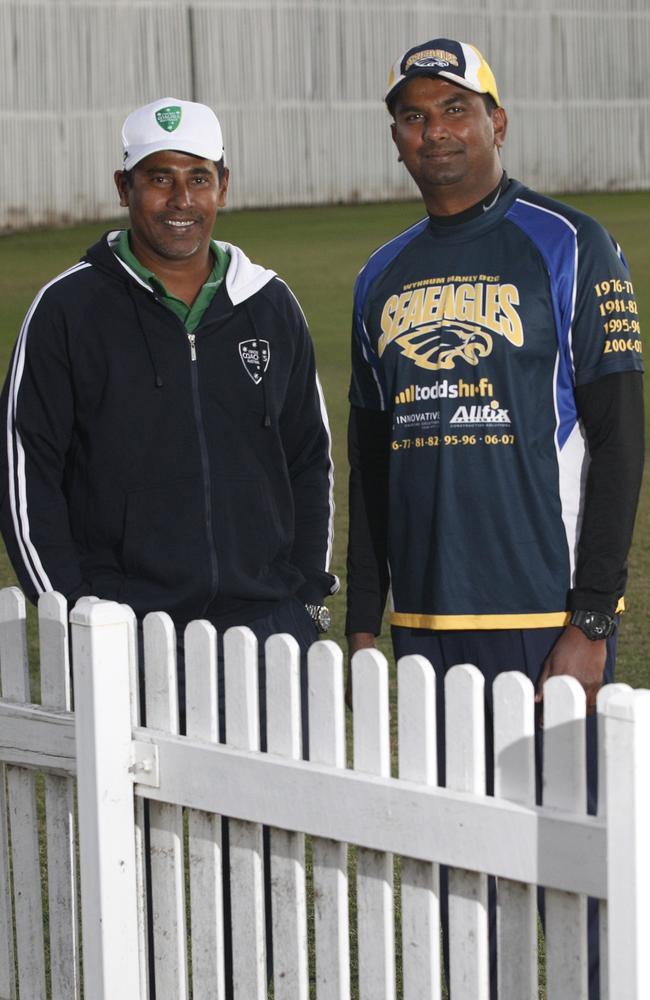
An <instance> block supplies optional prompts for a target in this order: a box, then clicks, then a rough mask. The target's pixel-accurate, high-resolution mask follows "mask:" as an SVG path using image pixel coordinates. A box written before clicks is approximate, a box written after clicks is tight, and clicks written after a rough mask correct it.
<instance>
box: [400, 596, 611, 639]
mask: <svg viewBox="0 0 650 1000" xmlns="http://www.w3.org/2000/svg"><path fill="white" fill-rule="evenodd" d="M624 610H625V601H624V599H623V598H621V599H620V601H619V602H618V606H617V608H616V614H621V613H622V612H623V611H624ZM570 618H571V612H570V611H550V612H542V613H540V614H523V615H411V614H405V613H404V612H402V611H393V612H392V613H391V616H390V623H391V625H401V626H402V628H429V629H439V630H441V631H449V632H453V631H461V630H467V631H469V630H470V629H500V628H502V629H505V628H561V627H562V626H563V625H568V624H569V619H570Z"/></svg>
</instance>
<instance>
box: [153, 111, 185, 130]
mask: <svg viewBox="0 0 650 1000" xmlns="http://www.w3.org/2000/svg"><path fill="white" fill-rule="evenodd" d="M182 115H183V111H182V109H181V108H179V107H178V105H170V107H168V108H159V109H158V111H156V121H157V122H158V124H159V125H160V127H161V128H164V130H165V132H175V131H176V129H177V128H178V126H179V125H180V123H181V117H182Z"/></svg>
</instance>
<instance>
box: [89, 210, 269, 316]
mask: <svg viewBox="0 0 650 1000" xmlns="http://www.w3.org/2000/svg"><path fill="white" fill-rule="evenodd" d="M120 232H121V230H119V229H114V230H112V231H110V232H108V233H104V235H103V236H102V238H101V239H100V240H98V242H97V243H95V244H94V245H93V246H91V247H89V249H88V250H87V251H86V253H85V255H84V257H83V258H82V260H84V261H87V262H88V263H89V264H92V265H93V267H98V268H99V269H100V270H102V271H107V272H109V273H111V274H113V275H114V276H115V277H116V278H120V277H122V278H123V277H124V275H125V274H128V275H129V277H130V278H131V279H132V280H133V281H135V282H136V283H137V284H138V285H140V287H141V288H144V289H145V290H146V291H148V292H150V293H151V294H153V289H152V288H151V286H150V285H148V284H147V282H146V281H143V280H142V278H140V276H139V275H137V274H136V273H135V271H133V270H132V269H131V268H130V267H129V266H128V264H126V263H125V262H124V261H123V260H121V259H120V258H119V257H118V256H117V255H116V254H115V253H114V251H113V249H112V247H111V244H112V243H113V242H114V241H115V240H116V239H117V237H118V236H119V234H120ZM215 242H218V245H219V246H220V247H221V248H222V249H223V250H226V251H227V253H228V254H229V255H230V264H229V265H228V270H227V272H226V279H225V286H226V291H227V293H228V298H229V299H230V301H231V302H232V304H233V305H234V306H236V305H239V304H240V303H242V302H245V301H246V300H247V299H250V298H251V297H252V296H253V295H255V294H256V292H259V291H260V289H262V288H264V286H265V285H268V283H269V281H271V280H272V279H273V278H274V277H275V274H276V273H275V271H271V270H270V269H269V268H266V267H261V266H260V265H259V264H254V263H253V261H251V260H249V258H248V257H247V256H246V254H245V253H244V252H243V251H242V250H240V248H239V247H238V246H235V245H234V244H233V243H225V242H223V241H222V240H218V241H215Z"/></svg>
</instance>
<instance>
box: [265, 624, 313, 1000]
mask: <svg viewBox="0 0 650 1000" xmlns="http://www.w3.org/2000/svg"><path fill="white" fill-rule="evenodd" d="M266 712H267V750H268V752H269V753H274V754H279V755H281V756H283V757H288V758H290V759H291V760H300V759H301V757H302V752H301V745H302V735H301V731H302V727H301V714H300V649H299V647H298V643H297V642H296V640H295V639H294V638H293V637H292V636H290V635H273V636H271V637H270V638H269V639H267V641H266ZM270 835H271V898H272V914H273V984H274V993H273V996H274V1000H307V998H308V996H309V970H308V966H307V893H306V884H305V838H304V835H303V834H301V833H292V832H290V831H288V830H278V829H272V830H271V831H270Z"/></svg>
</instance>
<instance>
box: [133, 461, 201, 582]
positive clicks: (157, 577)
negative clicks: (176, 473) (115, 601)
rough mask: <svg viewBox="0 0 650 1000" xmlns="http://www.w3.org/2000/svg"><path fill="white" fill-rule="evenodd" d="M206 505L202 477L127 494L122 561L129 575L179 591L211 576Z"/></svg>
mask: <svg viewBox="0 0 650 1000" xmlns="http://www.w3.org/2000/svg"><path fill="white" fill-rule="evenodd" d="M210 544H211V540H209V539H208V537H207V529H206V521H205V509H204V501H203V496H202V492H201V484H200V482H199V481H198V480H197V479H182V480H178V481H176V482H172V483H164V484H159V485H157V486H151V487H148V488H147V489H143V490H137V491H134V492H132V493H129V494H128V495H127V500H126V513H125V522H124V541H123V548H122V559H123V564H124V569H125V572H126V573H127V574H128V575H129V576H134V577H139V578H144V579H147V580H151V581H155V582H157V583H162V584H167V586H168V587H170V588H171V587H175V586H176V587H178V586H179V585H181V584H182V583H183V582H184V581H187V580H189V579H192V578H194V579H195V582H196V583H197V584H199V585H200V581H202V580H203V578H204V577H205V575H206V567H207V565H208V558H209V557H208V551H209V550H208V545H210Z"/></svg>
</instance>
